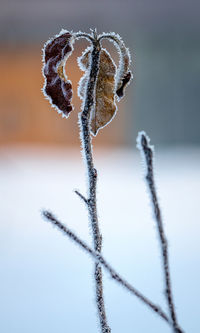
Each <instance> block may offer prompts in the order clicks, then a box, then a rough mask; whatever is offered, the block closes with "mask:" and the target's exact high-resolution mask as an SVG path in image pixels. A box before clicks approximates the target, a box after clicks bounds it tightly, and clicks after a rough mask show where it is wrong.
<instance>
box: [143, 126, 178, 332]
mask: <svg viewBox="0 0 200 333" xmlns="http://www.w3.org/2000/svg"><path fill="white" fill-rule="evenodd" d="M149 141H150V140H149V138H148V137H147V135H146V134H145V133H144V132H141V133H139V135H138V139H137V142H138V148H139V149H140V150H141V152H142V154H143V156H144V162H145V164H146V176H145V178H146V182H147V186H148V188H149V191H150V198H151V201H152V205H153V212H154V216H155V220H156V225H157V231H158V236H159V239H160V244H161V252H162V264H163V272H164V281H165V297H166V300H167V304H168V308H169V313H170V317H171V321H172V324H173V331H174V332H175V333H178V332H179V333H181V332H182V333H183V331H182V329H181V328H180V327H179V326H178V322H177V316H176V312H175V305H174V301H173V295H172V286H171V276H170V269H169V254H168V244H167V239H166V236H165V232H164V227H163V221H162V215H161V210H160V207H159V203H158V198H157V193H156V187H155V180H154V170H153V147H152V146H151V145H150V144H149Z"/></svg>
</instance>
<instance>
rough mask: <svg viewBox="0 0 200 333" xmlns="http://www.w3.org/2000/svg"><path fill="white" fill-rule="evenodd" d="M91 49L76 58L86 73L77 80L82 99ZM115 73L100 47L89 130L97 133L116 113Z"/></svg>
mask: <svg viewBox="0 0 200 333" xmlns="http://www.w3.org/2000/svg"><path fill="white" fill-rule="evenodd" d="M90 55H91V49H90V48H89V49H86V50H85V52H84V53H83V54H82V56H81V57H80V58H79V59H78V63H79V66H80V68H81V70H84V71H85V72H86V73H85V75H84V76H83V77H82V78H81V80H80V82H79V88H78V95H79V97H80V98H81V99H82V100H83V99H84V96H85V90H86V85H87V80H88V71H89V67H90V66H89V65H90ZM115 74H116V66H115V64H114V62H113V60H112V58H111V56H110V54H109V53H108V52H107V51H106V50H105V49H101V52H100V62H99V73H98V78H97V83H96V90H95V102H96V103H95V105H94V108H93V110H92V113H91V124H90V125H91V132H92V134H93V135H97V133H98V130H99V129H100V128H103V127H104V126H106V125H107V124H108V123H109V122H110V121H111V120H112V119H113V117H114V115H115V113H116V110H117V108H116V104H115Z"/></svg>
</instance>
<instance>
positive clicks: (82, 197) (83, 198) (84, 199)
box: [74, 190, 88, 205]
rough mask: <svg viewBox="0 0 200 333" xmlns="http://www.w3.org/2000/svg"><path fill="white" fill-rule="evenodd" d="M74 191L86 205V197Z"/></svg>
mask: <svg viewBox="0 0 200 333" xmlns="http://www.w3.org/2000/svg"><path fill="white" fill-rule="evenodd" d="M74 192H75V193H76V194H77V195H78V196H79V197H80V198H81V199H82V200H83V201H84V202H85V203H86V205H88V199H86V198H85V197H84V195H83V194H81V193H80V192H79V191H78V190H75V191H74Z"/></svg>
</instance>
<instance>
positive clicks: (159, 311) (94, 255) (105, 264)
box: [43, 211, 182, 333]
mask: <svg viewBox="0 0 200 333" xmlns="http://www.w3.org/2000/svg"><path fill="white" fill-rule="evenodd" d="M43 216H44V217H45V218H46V219H47V220H48V221H50V222H51V223H52V224H53V225H55V226H56V227H57V228H58V229H59V230H61V231H62V232H63V233H64V234H65V235H67V236H68V237H69V238H70V239H71V240H73V241H74V242H75V243H76V244H77V245H79V246H80V247H81V248H82V249H83V250H84V251H86V252H87V253H88V254H89V255H90V256H91V257H92V258H93V259H94V260H95V261H96V262H98V264H101V265H102V266H103V267H104V268H105V269H106V270H107V271H108V272H109V273H110V275H111V277H112V278H113V279H114V280H115V281H117V282H118V283H119V284H121V285H122V286H123V287H124V288H126V289H127V290H128V291H129V292H130V293H131V294H133V295H134V296H136V297H137V298H138V299H139V300H140V301H142V302H143V303H144V304H146V305H147V306H148V307H149V308H150V309H151V310H153V311H154V312H155V313H156V314H158V315H159V316H160V317H161V318H162V319H164V320H165V321H166V322H167V323H168V324H169V325H172V324H171V320H170V319H169V318H168V316H167V315H166V314H165V312H164V311H163V310H162V309H161V308H160V307H159V306H158V305H156V304H154V303H153V302H151V301H150V300H149V299H148V298H147V297H145V296H144V295H143V294H142V293H141V292H139V291H138V290H137V289H136V288H134V287H133V286H132V285H131V284H130V283H128V282H127V281H126V280H125V279H124V278H123V277H122V276H121V275H120V274H118V273H117V272H116V271H115V270H114V269H113V268H112V266H110V264H108V262H107V261H106V259H104V257H103V256H102V255H101V254H100V253H99V252H98V251H94V250H92V249H91V248H90V247H89V246H88V245H87V244H86V243H85V242H84V241H82V240H81V239H80V238H79V237H78V236H77V235H76V234H75V233H73V232H72V231H71V230H70V229H69V228H68V227H67V226H65V225H64V224H62V223H61V222H60V221H58V219H57V218H56V217H55V216H54V215H53V214H52V213H50V212H48V211H43ZM177 332H178V331H177ZM179 332H180V333H181V332H182V331H179Z"/></svg>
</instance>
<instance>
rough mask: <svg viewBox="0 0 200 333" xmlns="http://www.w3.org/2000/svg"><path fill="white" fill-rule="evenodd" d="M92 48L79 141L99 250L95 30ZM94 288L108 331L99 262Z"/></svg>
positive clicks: (107, 331) (104, 330) (103, 328)
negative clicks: (94, 136)
mask: <svg viewBox="0 0 200 333" xmlns="http://www.w3.org/2000/svg"><path fill="white" fill-rule="evenodd" d="M92 44H93V49H92V53H91V59H90V72H89V78H88V83H87V88H86V93H85V102H84V107H83V111H82V112H81V114H80V127H81V133H80V134H81V139H82V140H81V141H82V148H83V155H84V157H85V161H86V166H87V172H88V181H89V184H88V192H89V193H88V195H89V198H88V199H87V202H88V211H89V217H90V221H91V226H92V233H93V243H94V250H95V251H97V252H99V253H100V252H101V243H102V237H101V234H100V230H99V224H98V217H97V204H96V184H97V171H96V169H95V167H94V163H93V156H92V144H91V135H90V115H91V110H92V108H93V107H95V86H96V81H97V75H98V71H99V58H100V50H101V48H100V44H99V41H98V40H97V33H96V30H94V31H93V38H92ZM94 277H95V288H96V302H97V307H98V314H99V320H100V325H101V331H102V333H110V332H111V329H110V327H109V326H108V324H107V318H106V312H105V305H104V295H103V281H102V271H101V266H100V264H99V263H97V262H96V263H95V272H94Z"/></svg>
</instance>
